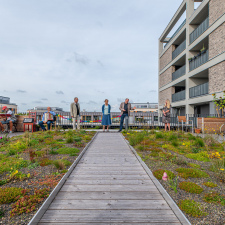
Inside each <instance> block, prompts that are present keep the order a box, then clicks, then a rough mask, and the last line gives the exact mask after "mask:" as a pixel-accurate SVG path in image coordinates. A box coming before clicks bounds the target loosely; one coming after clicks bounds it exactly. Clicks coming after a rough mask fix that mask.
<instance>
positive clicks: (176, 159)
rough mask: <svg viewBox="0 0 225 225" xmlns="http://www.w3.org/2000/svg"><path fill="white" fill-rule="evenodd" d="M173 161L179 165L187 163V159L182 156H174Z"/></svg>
mask: <svg viewBox="0 0 225 225" xmlns="http://www.w3.org/2000/svg"><path fill="white" fill-rule="evenodd" d="M172 162H173V163H175V164H177V165H180V166H181V165H187V161H185V160H184V159H181V158H174V159H173V160H172Z"/></svg>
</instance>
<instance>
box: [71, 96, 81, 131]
mask: <svg viewBox="0 0 225 225" xmlns="http://www.w3.org/2000/svg"><path fill="white" fill-rule="evenodd" d="M70 114H71V117H72V119H73V129H74V130H76V121H77V129H78V130H80V104H79V103H78V98H77V97H75V98H74V102H72V103H71V105H70Z"/></svg>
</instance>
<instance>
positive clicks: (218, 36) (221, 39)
mask: <svg viewBox="0 0 225 225" xmlns="http://www.w3.org/2000/svg"><path fill="white" fill-rule="evenodd" d="M224 51H225V23H223V24H222V25H220V26H219V27H218V28H217V29H216V30H215V31H213V32H212V33H211V34H210V35H209V59H211V58H213V57H215V56H217V55H219V54H221V53H222V52H224Z"/></svg>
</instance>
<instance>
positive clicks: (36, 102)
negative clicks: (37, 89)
mask: <svg viewBox="0 0 225 225" xmlns="http://www.w3.org/2000/svg"><path fill="white" fill-rule="evenodd" d="M32 102H33V103H43V102H42V101H32Z"/></svg>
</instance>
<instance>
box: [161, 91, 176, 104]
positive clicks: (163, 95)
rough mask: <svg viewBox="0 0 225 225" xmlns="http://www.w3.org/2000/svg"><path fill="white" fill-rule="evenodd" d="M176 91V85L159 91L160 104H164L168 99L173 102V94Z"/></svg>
mask: <svg viewBox="0 0 225 225" xmlns="http://www.w3.org/2000/svg"><path fill="white" fill-rule="evenodd" d="M174 93H175V88H174V87H170V88H167V89H165V90H163V91H160V92H159V105H164V104H165V101H166V99H169V100H170V102H172V94H174Z"/></svg>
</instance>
